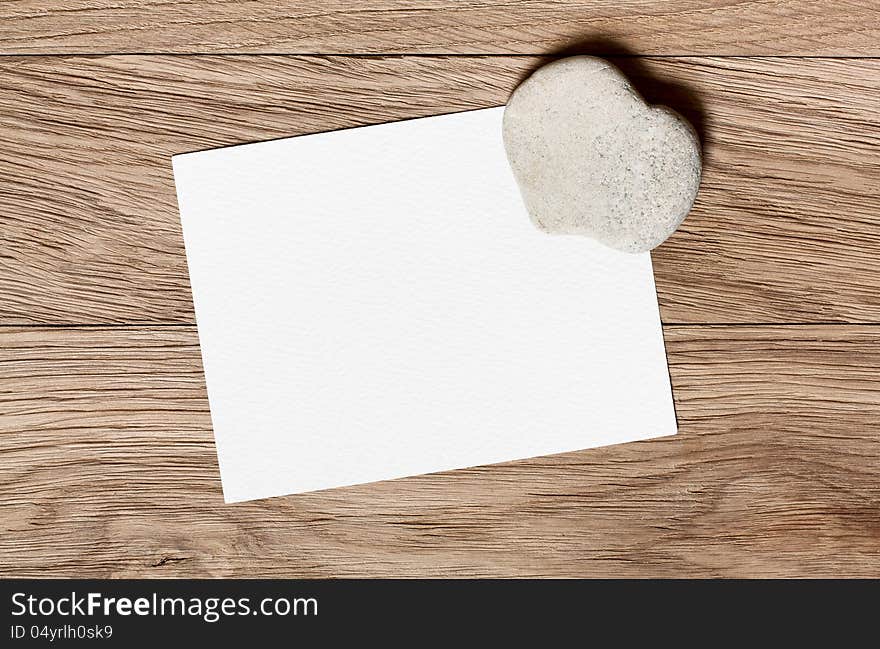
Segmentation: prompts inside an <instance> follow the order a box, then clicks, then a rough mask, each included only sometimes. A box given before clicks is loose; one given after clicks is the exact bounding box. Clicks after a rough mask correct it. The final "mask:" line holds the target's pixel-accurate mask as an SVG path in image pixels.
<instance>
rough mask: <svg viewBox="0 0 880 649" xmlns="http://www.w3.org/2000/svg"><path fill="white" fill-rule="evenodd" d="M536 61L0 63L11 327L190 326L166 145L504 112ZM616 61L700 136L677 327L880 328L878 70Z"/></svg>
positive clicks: (0, 315) (670, 274) (0, 310)
mask: <svg viewBox="0 0 880 649" xmlns="http://www.w3.org/2000/svg"><path fill="white" fill-rule="evenodd" d="M540 62H541V60H540V59H536V58H531V57H512V58H511V57H501V58H498V57H482V58H458V57H456V58H391V59H359V58H348V57H343V58H330V59H327V58H314V57H262V56H257V57H252V56H244V57H239V56H232V57H218V56H210V57H162V56H137V57H128V56H122V57H99V58H90V57H74V58H58V57H27V58H19V57H9V58H2V57H0V114H2V115H3V119H2V120H0V141H2V142H3V147H2V148H0V178H2V179H3V180H2V183H0V198H2V200H0V219H2V221H3V226H4V239H5V242H4V245H3V252H2V256H0V295H2V296H3V298H4V299H2V300H0V323H6V324H45V323H53V324H65V323H78V324H90V323H96V324H107V323H133V322H137V323H156V322H180V323H184V322H187V323H191V322H192V321H193V314H192V303H191V298H190V292H189V280H188V275H187V269H186V258H185V255H184V250H183V240H182V237H181V233H180V221H179V217H178V214H177V201H176V198H175V194H174V181H173V178H172V174H171V164H170V160H169V158H170V156H171V155H173V154H175V153H182V152H185V151H193V150H197V149H204V148H209V147H215V146H221V145H225V144H238V143H241V142H248V141H252V140H263V139H269V138H274V137H281V136H284V135H290V134H299V133H308V132H314V131H321V130H328V129H334V128H341V127H345V126H354V125H362V124H367V123H373V122H381V121H387V120H393V119H400V118H404V117H415V116H424V115H431V114H437V113H442V112H450V111H455V110H463V109H468V108H481V107H486V106H492V105H499V104H502V103H503V102H504V101H505V100H506V97H507V95H508V94H509V92H510V90H511V89H512V88H514V87H515V86H516V84H517V83H518V81H519V80H520V79H522V78H523V77H524V76H525V75H526V74H528V72H529V70H531V69H533V68H534V67H535V66H537V65H539V64H540ZM617 62H618V63H620V64H621V66H622V67H623V68H624V70H625V71H626V72H627V73H628V74H630V76H632V77H633V79H634V80H635V83H636V84H637V85H638V86H639V87H640V88H641V89H642V91H643V92H644V93H645V95H646V96H647V97H648V98H649V99H651V100H652V101H655V102H664V103H668V104H670V105H672V106H673V107H677V108H678V109H680V110H681V111H682V112H684V113H685V114H687V116H688V117H690V118H691V120H692V121H693V122H694V123H695V124H697V125H698V127H699V129H700V131H701V132H702V133H703V139H704V141H705V157H706V168H705V172H704V178H703V184H702V186H701V189H700V193H699V196H698V198H697V204H696V207H695V209H694V211H693V212H692V213H691V215H690V216H689V217H688V219H687V220H686V221H685V223H684V226H683V227H682V228H681V230H680V231H679V232H678V233H676V234H675V235H674V236H673V238H672V239H671V240H670V241H669V242H667V243H666V244H665V245H664V246H662V247H661V248H660V249H658V250H657V252H656V253H655V255H654V258H655V263H656V274H657V283H658V291H659V294H660V304H661V309H662V315H663V318H664V321H666V322H674V323H705V322H720V323H723V322H830V321H845V322H880V255H878V254H877V251H878V242H880V192H878V188H880V119H878V99H877V98H878V96H880V60H876V59H864V60H840V59H806V60H801V59H779V58H776V59H773V58H770V59H766V58H733V59H729V58H684V59H680V58H673V59H667V58H664V59H635V60H634V59H628V58H627V59H617ZM377 88H381V92H376V89H377Z"/></svg>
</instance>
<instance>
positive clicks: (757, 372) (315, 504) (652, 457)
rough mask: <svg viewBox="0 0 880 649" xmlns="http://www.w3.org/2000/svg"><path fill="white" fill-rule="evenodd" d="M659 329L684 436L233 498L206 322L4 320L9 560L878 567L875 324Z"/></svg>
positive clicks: (250, 572)
mask: <svg viewBox="0 0 880 649" xmlns="http://www.w3.org/2000/svg"><path fill="white" fill-rule="evenodd" d="M666 339H667V345H668V351H669V359H670V369H671V374H672V380H673V384H674V390H675V397H676V407H677V410H678V417H679V423H680V428H681V432H680V433H679V435H677V436H675V437H671V438H666V439H662V440H653V441H649V442H639V443H633V444H624V445H619V446H615V447H609V448H604V449H595V450H591V451H583V452H577V453H568V454H563V455H558V456H553V457H548V458H539V459H534V460H528V461H520V462H513V463H509V464H505V465H497V466H494V467H488V468H477V469H470V470H463V471H455V472H449V473H446V474H437V475H431V476H422V477H416V478H408V479H404V480H397V481H391V482H384V483H377V484H372V485H364V486H360V487H353V488H345V489H337V490H331V491H325V492H320V493H313V494H306V495H299V496H289V497H284V498H274V499H269V500H264V501H257V502H251V503H241V504H237V505H224V504H223V502H222V496H221V490H220V483H219V474H218V469H217V463H216V456H215V454H214V447H213V444H212V436H211V432H210V418H209V413H208V405H207V401H206V396H205V390H204V384H203V377H202V372H201V364H200V359H199V348H198V340H197V335H196V331H195V329H194V328H192V327H187V326H184V327H157V328H107V329H104V328H82V329H64V328H62V329H42V328H22V329H18V328H4V329H2V330H0V350H2V351H0V367H2V368H3V371H2V373H0V413H2V414H0V472H2V475H3V480H2V481H0V526H2V530H0V531H2V533H0V575H2V576H4V577H11V576H19V577H24V576H52V577H60V576H78V577H109V576H114V577H119V576H137V577H156V576H236V577H241V576H279V577H280V576H284V577H292V576H310V577H330V576H366V575H372V576H392V575H411V576H465V575H475V576H490V575H494V576H514V575H516V576H544V575H557V576H577V575H582V576H608V577H612V576H613V577H623V576H727V577H746V576H811V577H819V576H828V577H832V576H833V577H843V576H871V577H878V576H880V542H878V530H880V445H878V443H877V439H878V433H880V383H878V381H877V377H878V370H880V326H855V325H850V326H846V325H838V326H770V327H712V326H706V327H679V326H675V327H667V328H666Z"/></svg>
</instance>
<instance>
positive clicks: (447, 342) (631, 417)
mask: <svg viewBox="0 0 880 649" xmlns="http://www.w3.org/2000/svg"><path fill="white" fill-rule="evenodd" d="M502 112H503V108H490V109H486V110H477V111H472V112H466V113H457V114H453V115H443V116H439V117H428V118H424V119H415V120H409V121H403V122H395V123H391V124H381V125H377V126H368V127H364V128H354V129H348V130H342V131H334V132H331V133H321V134H316V135H307V136H302V137H294V138H288V139H283V140H274V141H271V142H263V143H259V144H249V145H244V146H236V147H230V148H225V149H216V150H212V151H203V152H199V153H190V154H184V155H178V156H175V157H174V159H173V164H174V176H175V181H176V184H177V195H178V201H179V204H180V216H181V221H182V224H183V233H184V239H185V243H186V254H187V259H188V262H189V272H190V279H191V283H192V291H193V300H194V303H195V311H196V321H197V324H198V331H199V338H200V342H201V348H202V358H203V361H204V368H205V377H206V381H207V387H208V398H209V401H210V407H211V418H212V421H213V425H214V435H215V438H216V442H217V453H218V456H219V461H220V472H221V477H222V482H223V492H224V495H225V498H226V501H227V502H236V501H242V500H251V499H255V498H264V497H267V496H278V495H282V494H290V493H297V492H304V491H312V490H317V489H325V488H329V487H338V486H342V485H351V484H357V483H363V482H372V481H375V480H386V479H390V478H400V477H403V476H409V475H415V474H421V473H429V472H434V471H443V470H447V469H456V468H462V467H470V466H475V465H481V464H491V463H495V462H504V461H508V460H515V459H519V458H527V457H533V456H538V455H547V454H551V453H560V452H564V451H573V450H577V449H584V448H589V447H595V446H603V445H606V444H616V443H618V442H625V441H630V440H637V439H645V438H649V437H657V436H661V435H671V434H674V433H675V432H676V422H675V413H674V409H673V403H672V393H671V389H670V384H669V374H668V370H667V365H666V356H665V351H664V346H663V335H662V331H661V327H660V317H659V312H658V308H657V297H656V294H655V290H654V278H653V274H652V268H651V258H650V256H649V255H648V254H647V253H646V254H640V255H630V254H625V253H620V252H615V251H612V250H609V249H607V248H604V247H603V246H601V245H600V244H597V243H595V242H593V241H591V240H589V239H586V238H583V237H577V236H552V235H548V234H544V233H542V232H539V231H538V230H537V229H535V227H534V226H533V225H532V223H531V221H530V219H529V217H528V215H527V213H526V211H525V208H524V206H523V204H522V202H521V199H520V196H519V191H518V189H517V186H516V184H515V181H514V179H513V176H512V174H511V171H510V168H509V166H508V163H507V159H506V157H505V153H504V147H503V143H502V140H501V116H502Z"/></svg>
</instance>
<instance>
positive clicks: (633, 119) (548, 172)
mask: <svg viewBox="0 0 880 649" xmlns="http://www.w3.org/2000/svg"><path fill="white" fill-rule="evenodd" d="M504 146H505V148H506V149H507V157H508V159H509V160H510V165H511V167H512V168H513V173H514V176H515V177H516V180H517V182H518V183H519V187H520V191H521V193H522V197H523V200H524V201H525V204H526V208H527V210H528V212H529V215H530V216H531V218H532V220H533V221H534V223H535V225H536V226H537V227H538V228H540V229H541V230H544V231H545V232H550V233H555V234H581V235H586V236H589V237H593V238H594V239H597V240H598V241H600V242H602V243H604V244H605V245H607V246H610V247H612V248H616V249H618V250H624V251H627V252H643V251H646V250H651V249H652V248H655V247H656V246H658V245H660V244H661V243H663V241H665V240H666V239H667V238H668V237H669V235H671V234H672V233H673V232H674V231H675V229H676V228H677V227H678V226H679V225H680V224H681V222H682V221H683V220H684V218H685V217H686V216H687V214H688V212H689V211H690V209H691V206H692V205H693V202H694V199H695V198H696V195H697V189H698V188H699V185H700V172H701V167H702V163H701V155H700V142H699V138H698V137H697V134H696V132H695V131H694V129H693V128H692V127H691V125H690V124H688V122H687V121H685V119H684V118H682V117H681V116H680V115H678V114H677V113H675V112H674V111H672V110H670V109H668V108H666V107H664V106H649V105H648V104H646V103H645V102H644V100H642V98H641V97H640V96H639V95H638V93H637V92H636V91H635V89H634V88H633V87H632V85H630V83H629V81H627V79H626V77H624V76H623V74H622V73H621V72H620V71H619V70H618V69H617V68H616V67H614V66H613V65H612V64H610V63H608V62H607V61H604V60H602V59H598V58H595V57H591V56H573V57H570V58H565V59H560V60H558V61H554V62H553V63H550V64H548V65H545V66H544V67H542V68H539V69H538V70H537V71H536V72H534V73H533V74H532V75H531V76H530V77H529V78H528V79H526V80H525V81H524V82H523V83H522V84H521V85H520V86H519V87H518V88H517V89H516V90H515V91H514V92H513V95H512V96H511V97H510V101H509V102H508V104H507V108H506V109H505V110H504Z"/></svg>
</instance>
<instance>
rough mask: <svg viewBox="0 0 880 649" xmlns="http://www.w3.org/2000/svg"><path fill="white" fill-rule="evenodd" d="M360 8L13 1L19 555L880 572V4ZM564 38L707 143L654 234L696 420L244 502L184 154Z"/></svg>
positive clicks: (434, 103)
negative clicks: (195, 284) (689, 196)
mask: <svg viewBox="0 0 880 649" xmlns="http://www.w3.org/2000/svg"><path fill="white" fill-rule="evenodd" d="M353 6H354V5H351V4H350V3H341V2H337V1H335V0H334V1H329V0H328V1H325V2H305V3H283V2H269V1H266V0H258V1H256V2H249V3H237V2H219V1H216V0H215V1H209V0H195V1H193V2H178V1H175V0H167V1H164V0H163V1H162V2H155V1H148V0H138V1H135V0H113V2H110V1H108V0H69V1H66V2H64V3H50V2H45V1H38V0H18V1H15V2H4V3H0V140H2V142H3V146H2V147H0V478H2V479H0V576H4V577H8V576H18V577H27V576H43V577H47V576H51V577H61V576H81V577H85V576H93V577H106V576H139V577H148V576H192V577H197V576H240V577H244V576H254V577H257V576H279V577H294V576H314V577H329V576H701V577H702V576H829V577H832V576H873V577H880V437H878V436H880V191H878V189H880V115H878V101H877V97H878V96H880V92H878V91H880V59H878V58H870V57H877V56H880V27H878V25H880V21H878V18H880V2H877V1H875V0H872V1H871V2H825V1H820V0H815V1H805V2H795V1H794V0H743V1H740V2H727V1H724V0H702V1H697V0H670V1H667V2H654V3H645V2H642V1H641V0H624V1H623V2H616V3H607V2H602V1H600V0H584V1H580V2H541V1H535V2H514V3H509V2H498V1H495V0H489V1H486V2H481V3H450V2H441V1H439V0H423V1H420V2H418V3H416V2H381V3H380V2H373V1H368V2H364V3H358V5H357V9H353V8H351V7H353ZM563 50H567V51H580V52H593V53H603V54H609V53H611V54H618V55H624V56H620V57H617V58H615V61H616V62H617V63H618V64H619V65H620V66H621V67H622V68H623V69H624V71H625V72H626V73H627V74H628V75H629V76H630V77H632V78H633V80H634V82H635V84H636V86H637V87H638V88H639V90H641V91H642V92H643V94H645V96H646V97H647V98H648V99H649V100H650V101H652V102H660V103H666V104H668V105H671V106H672V107H673V108H676V109H678V110H680V111H681V112H683V113H684V114H685V115H686V116H687V117H688V118H689V119H691V121H692V122H694V124H695V125H696V126H697V128H698V130H699V131H700V135H701V138H702V140H703V144H704V147H705V155H706V169H705V175H704V182H703V185H702V187H701V190H700V194H699V197H698V200H697V205H696V207H695V209H694V211H693V213H692V214H691V215H690V216H689V217H688V219H687V221H686V222H685V224H684V226H683V227H682V229H681V230H680V231H679V232H678V233H676V234H675V235H674V237H673V238H672V239H671V240H670V241H669V242H667V243H666V244H664V245H663V246H662V247H661V248H659V249H658V250H657V251H656V252H655V253H654V262H655V273H656V276H657V285H658V294H659V299H660V305H661V311H662V317H663V320H664V322H665V323H666V324H665V329H664V331H665V336H666V342H667V349H668V355H669V362H670V373H671V376H672V382H673V388H674V393H675V401H676V408H677V413H678V417H679V424H680V433H679V435H677V436H675V437H670V438H666V439H661V440H652V441H647V442H639V443H634V444H626V445H620V446H615V447H609V448H604V449H596V450H590V451H582V452H578V453H568V454H564V455H558V456H553V457H546V458H537V459H532V460H525V461H519V462H513V463H509V464H505V465H497V466H493V467H482V468H475V469H468V470H462V471H455V472H449V473H445V474H437V475H431V476H420V477H415V478H408V479H405V480H397V481H390V482H384V483H377V484H372V485H364V486H359V487H353V488H345V489H337V490H331V491H326V492H321V493H314V494H305V495H300V496H290V497H285V498H274V499H269V500H263V501H258V502H252V503H242V504H236V505H225V504H223V501H222V495H221V490H220V481H219V472H218V469H217V460H216V455H215V451H214V446H213V440H212V434H211V425H210V416H209V411H208V403H207V399H206V396H205V387H204V377H203V374H202V369H201V362H200V355H199V347H198V337H197V332H196V329H195V327H194V325H193V312H192V303H191V296H190V292H189V285H188V280H187V272H186V260H185V256H184V250H183V242H182V239H181V235H180V227H179V218H178V214H177V206H176V200H175V196H174V185H173V179H172V176H171V165H170V160H169V157H170V156H171V155H173V154H175V153H181V152H186V151H192V150H198V149H204V148H209V147H215V146H222V145H227V144H237V143H242V142H248V141H253V140H262V139H268V138H275V137H284V136H288V135H295V134H301V133H308V132H316V131H323V130H328V129H334V128H343V127H347V126H356V125H362V124H368V123H375V122H382V121H388V120H394V119H401V118H408V117H417V116H425V115H433V114H438V113H443V112H450V111H456V110H465V109H470V108H480V107H486V106H493V105H499V104H502V103H504V101H505V100H506V98H507V96H508V94H509V92H510V91H511V90H512V89H513V88H514V87H515V86H516V84H517V83H518V82H519V81H521V80H522V79H523V78H524V77H525V76H526V75H527V74H528V73H529V71H530V70H532V69H534V68H535V67H536V66H538V65H540V64H541V63H542V62H543V61H545V60H546V59H545V58H541V57H539V56H509V54H517V55H519V54H536V55H546V54H558V53H559V52H561V51H563ZM209 52H210V53H232V52H235V53H248V52H249V53H275V54H291V53H300V54H304V55H303V56H280V55H274V56H270V55H265V54H260V55H244V56H239V55H236V56H221V55H211V56H204V55H199V53H209ZM124 53H146V54H147V55H126V54H124ZM406 53H412V54H419V55H420V56H401V55H402V54H406ZM100 54H116V55H112V56H97V55H100ZM172 54H174V55H172ZM179 54H183V55H184V56H179ZM338 54H354V55H360V56H338ZM367 54H369V55H373V54H380V55H384V54H387V55H389V56H363V55H367ZM440 54H454V55H457V56H435V55H440ZM464 54H474V55H476V54H489V55H492V56H460V55H464ZM636 54H637V55H638V56H634V55H636ZM734 54H736V55H748V56H738V57H731V56H728V55H734ZM18 55H27V56H18ZM427 55H431V56H427ZM495 55H504V56H495ZM645 55H664V56H662V57H651V56H645ZM667 55H675V56H667ZM778 55H788V56H786V57H780V56H778ZM816 57H818V58H816ZM830 57H848V58H830ZM860 57H866V58H860Z"/></svg>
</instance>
